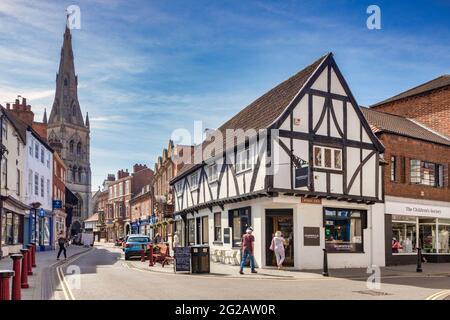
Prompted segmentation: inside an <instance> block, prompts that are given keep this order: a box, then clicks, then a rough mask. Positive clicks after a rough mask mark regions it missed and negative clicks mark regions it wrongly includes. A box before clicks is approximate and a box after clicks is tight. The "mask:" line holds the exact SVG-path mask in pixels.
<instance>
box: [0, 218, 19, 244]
mask: <svg viewBox="0 0 450 320" xmlns="http://www.w3.org/2000/svg"><path fill="white" fill-rule="evenodd" d="M1 220H2V221H3V223H2V232H1V234H2V239H1V244H2V245H5V244H6V245H15V244H19V243H21V242H22V230H23V218H22V217H21V216H20V215H18V214H15V213H12V212H3V213H2V214H1Z"/></svg>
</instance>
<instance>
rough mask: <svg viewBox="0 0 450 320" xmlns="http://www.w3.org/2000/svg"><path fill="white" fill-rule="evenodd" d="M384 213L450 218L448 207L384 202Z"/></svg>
mask: <svg viewBox="0 0 450 320" xmlns="http://www.w3.org/2000/svg"><path fill="white" fill-rule="evenodd" d="M386 213H388V214H397V215H408V216H421V217H431V218H450V207H442V206H432V205H426V204H419V203H405V202H395V201H386Z"/></svg>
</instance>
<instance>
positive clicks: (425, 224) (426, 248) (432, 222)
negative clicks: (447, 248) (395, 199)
mask: <svg viewBox="0 0 450 320" xmlns="http://www.w3.org/2000/svg"><path fill="white" fill-rule="evenodd" d="M419 241H420V247H421V248H422V252H423V253H437V246H436V244H437V242H436V219H428V218H425V219H422V218H421V219H419Z"/></svg>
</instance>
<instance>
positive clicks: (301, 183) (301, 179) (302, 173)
mask: <svg viewBox="0 0 450 320" xmlns="http://www.w3.org/2000/svg"><path fill="white" fill-rule="evenodd" d="M308 185H309V166H308V167H301V168H296V169H295V187H296V188H303V187H307V186H308Z"/></svg>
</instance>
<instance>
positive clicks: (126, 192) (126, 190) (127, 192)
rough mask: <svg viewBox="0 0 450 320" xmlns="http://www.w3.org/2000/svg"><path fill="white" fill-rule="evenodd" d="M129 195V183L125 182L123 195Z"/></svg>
mask: <svg viewBox="0 0 450 320" xmlns="http://www.w3.org/2000/svg"><path fill="white" fill-rule="evenodd" d="M129 193H130V181H129V180H128V181H126V182H125V194H129Z"/></svg>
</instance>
